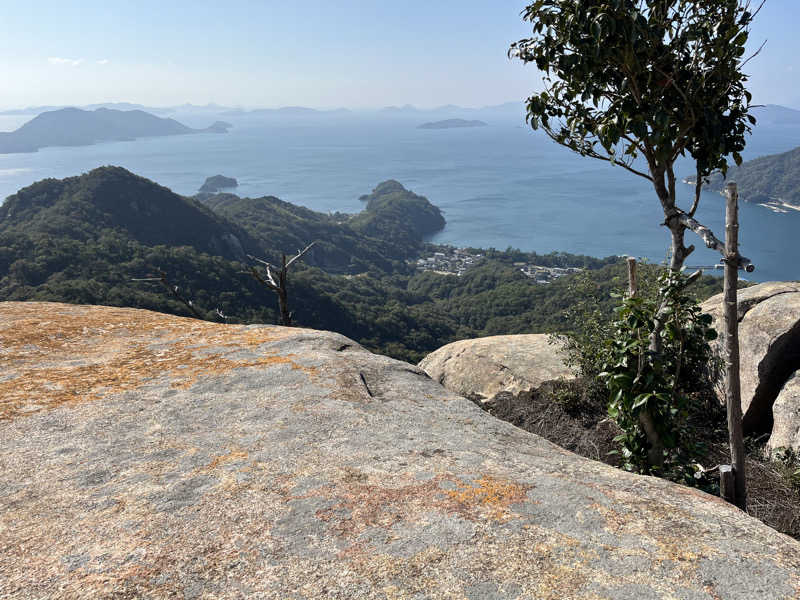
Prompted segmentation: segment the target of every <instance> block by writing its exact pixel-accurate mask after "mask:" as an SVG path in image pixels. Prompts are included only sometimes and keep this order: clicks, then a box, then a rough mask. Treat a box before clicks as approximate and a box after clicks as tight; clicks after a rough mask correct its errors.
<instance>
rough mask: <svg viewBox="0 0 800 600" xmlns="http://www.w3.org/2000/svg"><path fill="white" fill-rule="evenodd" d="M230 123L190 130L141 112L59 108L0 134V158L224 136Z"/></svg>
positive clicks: (176, 122) (172, 120)
mask: <svg viewBox="0 0 800 600" xmlns="http://www.w3.org/2000/svg"><path fill="white" fill-rule="evenodd" d="M230 127H232V125H231V124H230V123H225V122H223V121H217V122H216V123H214V124H213V125H211V126H210V127H208V128H207V129H192V128H191V127H187V126H186V125H184V124H183V123H179V122H178V121H176V120H175V119H165V118H161V117H157V116H155V115H151V114H150V113H147V112H144V111H142V110H114V109H108V108H98V109H97V110H92V111H89V110H81V109H79V108H62V109H60V110H53V111H48V112H44V113H42V114H40V115H38V116H37V117H34V118H33V119H31V120H30V121H28V122H27V123H25V124H24V125H22V127H20V128H19V129H17V130H16V131H11V132H0V154H11V153H15V152H36V151H37V150H39V149H40V148H47V147H51V146H89V145H91V144H96V143H98V142H110V141H123V140H124V141H130V140H135V139H136V138H140V137H156V136H167V135H185V134H189V133H226V132H227V131H228V129H229V128H230Z"/></svg>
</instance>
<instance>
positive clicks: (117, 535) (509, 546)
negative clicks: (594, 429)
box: [0, 302, 800, 600]
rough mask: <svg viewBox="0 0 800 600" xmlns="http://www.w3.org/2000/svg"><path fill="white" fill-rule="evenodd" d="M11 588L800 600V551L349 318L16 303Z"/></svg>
mask: <svg viewBox="0 0 800 600" xmlns="http://www.w3.org/2000/svg"><path fill="white" fill-rule="evenodd" d="M0 360H2V365H3V374H4V375H11V377H9V378H4V379H2V380H0V440H2V442H1V443H2V452H0V597H2V598H11V599H19V598H36V599H43V598H58V599H72V598H101V597H102V598H166V597H170V598H182V597H183V598H203V597H209V598H210V597H214V598H269V599H278V598H280V599H284V598H291V599H295V600H300V599H312V598H313V599H316V598H340V599H346V598H359V599H361V598H364V599H373V598H386V599H388V598H419V599H423V598H426V599H439V598H475V599H477V598H507V599H520V600H521V599H532V598H540V599H546V598H550V599H561V598H571V599H583V598H586V599H588V598H637V599H638V598H664V599H666V598H676V599H688V598H691V599H706V600H712V599H714V598H724V599H725V600H736V599H742V600H745V599H746V600H753V599H761V598H797V597H798V596H800V543H798V542H797V541H795V540H792V539H790V538H788V537H786V536H784V535H781V534H778V533H776V532H775V531H774V530H772V529H770V528H769V527H767V526H766V525H764V524H762V523H760V522H759V521H756V520H755V519H753V518H751V517H749V516H747V515H746V514H744V513H742V512H740V511H738V510H737V509H736V508H735V507H732V506H730V505H728V504H726V503H724V502H722V501H721V500H719V499H717V498H714V497H712V496H709V495H706V494H703V493H700V492H697V491H694V490H691V489H688V488H684V487H680V486H677V485H675V484H672V483H668V482H666V481H662V480H658V479H654V478H649V477H639V476H636V475H632V474H629V473H626V472H624V471H620V470H617V469H613V468H611V467H608V466H606V465H603V464H600V463H597V462H593V461H590V460H586V459H583V458H580V457H578V456H576V455H574V454H571V453H569V452H567V451H565V450H562V449H560V448H558V447H556V446H554V445H553V444H550V443H548V442H546V441H544V440H542V439H541V438H539V437H537V436H535V435H532V434H529V433H526V432H524V431H522V430H520V429H517V428H515V427H514V426H512V425H510V424H509V423H504V422H501V421H498V420H496V419H494V418H493V417H492V416H491V415H489V414H487V413H485V412H483V411H481V410H480V409H479V408H478V407H476V406H475V405H473V404H472V403H471V402H469V401H467V400H465V399H463V398H461V397H459V396H456V395H455V394H452V393H450V392H448V391H446V390H445V389H444V388H442V387H441V386H439V385H438V384H436V383H435V382H434V381H432V380H430V379H429V378H428V377H427V376H426V375H424V374H423V373H422V371H421V370H419V369H417V368H416V367H413V366H411V365H408V364H406V363H402V362H398V361H395V360H391V359H388V358H385V357H380V356H375V355H373V354H370V353H369V352H367V351H365V350H364V349H362V348H361V347H359V346H358V345H357V344H355V343H354V342H352V341H350V340H347V339H346V338H343V337H342V336H340V335H337V334H333V333H325V332H319V331H310V330H304V329H285V328H279V327H272V326H239V325H218V324H212V323H206V322H201V321H196V320H191V319H184V318H178V317H173V316H167V315H161V314H157V313H152V312H147V311H141V310H132V309H116V308H104V307H83V306H69V305H63V304H46V303H14V302H10V303H2V304H0Z"/></svg>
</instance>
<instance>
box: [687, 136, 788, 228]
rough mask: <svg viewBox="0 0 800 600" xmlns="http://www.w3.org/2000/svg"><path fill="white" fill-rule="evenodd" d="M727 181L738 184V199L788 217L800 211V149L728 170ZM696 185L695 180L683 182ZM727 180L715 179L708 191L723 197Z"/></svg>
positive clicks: (719, 177)
mask: <svg viewBox="0 0 800 600" xmlns="http://www.w3.org/2000/svg"><path fill="white" fill-rule="evenodd" d="M727 181H735V182H736V183H737V185H738V189H739V198H740V199H742V200H744V201H745V202H755V203H757V204H760V205H762V206H764V207H766V208H769V209H770V210H772V211H774V212H779V213H785V212H788V210H789V209H793V210H800V147H799V148H795V149H794V150H790V151H789V152H783V153H781V154H772V155H769V156H762V157H760V158H756V159H754V160H749V161H747V162H743V163H742V164H741V165H740V166H738V167H736V166H733V165H731V166H730V168H729V169H728V176H727ZM684 182H685V183H688V184H690V185H695V183H696V178H695V177H694V176H691V177H687V178H686V179H684ZM725 183H726V180H724V179H723V178H722V175H719V174H717V175H713V176H712V177H710V179H709V182H708V183H707V184H706V186H705V187H706V189H708V190H710V191H716V192H720V193H724V188H725Z"/></svg>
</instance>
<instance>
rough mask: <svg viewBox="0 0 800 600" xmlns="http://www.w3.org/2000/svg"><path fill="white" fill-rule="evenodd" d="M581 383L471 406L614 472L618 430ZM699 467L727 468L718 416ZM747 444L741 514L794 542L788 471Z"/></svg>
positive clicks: (709, 418) (799, 507)
mask: <svg viewBox="0 0 800 600" xmlns="http://www.w3.org/2000/svg"><path fill="white" fill-rule="evenodd" d="M591 397H592V394H591V390H590V389H589V388H588V386H587V385H586V384H585V383H584V382H580V381H576V382H548V383H545V384H544V385H543V386H541V387H540V388H539V389H538V390H534V391H532V392H521V393H519V394H510V393H508V392H501V393H499V394H497V395H496V396H495V397H494V398H491V399H490V400H488V401H486V402H481V401H480V399H477V398H473V401H474V402H475V403H476V404H477V405H478V406H480V407H481V408H483V409H484V410H486V411H488V412H489V413H491V414H492V415H494V416H495V417H497V418H498V419H502V420H504V421H508V422H509V423H512V424H514V425H516V426H517V427H519V428H521V429H524V430H525V431H529V432H531V433H535V434H537V435H539V436H541V437H543V438H545V439H547V440H549V441H551V442H553V443H554V444H557V445H559V446H561V447H562V448H565V449H567V450H570V451H572V452H574V453H576V454H579V455H580V456H584V457H586V458H591V459H593V460H598V461H601V462H604V463H606V464H609V465H612V466H615V467H618V466H619V459H618V456H617V455H616V454H609V452H611V451H612V450H616V449H617V446H616V444H615V443H614V441H613V438H614V436H615V435H617V433H618V432H619V430H618V429H617V427H616V425H615V424H614V423H612V422H610V421H608V419H607V418H606V416H607V415H606V412H605V406H603V404H602V403H598V402H597V401H593V400H591ZM703 415H704V416H703V418H704V423H703V424H704V429H703V430H702V432H701V433H702V435H701V436H700V437H702V438H703V439H702V440H698V441H700V442H702V444H703V446H704V447H706V448H707V450H706V452H705V453H704V455H703V460H702V461H701V463H702V464H703V465H705V466H706V467H713V466H715V465H719V464H721V463H729V462H730V453H729V450H728V441H727V431H726V429H725V421H724V412H723V411H722V410H707V411H703ZM765 441H766V440H763V439H762V440H760V443H759V441H753V440H748V442H749V443H748V447H747V490H748V492H747V493H748V503H747V504H748V506H747V512H748V514H750V515H751V516H753V517H755V518H756V519H759V520H760V521H762V522H763V523H765V524H766V525H769V526H770V527H772V528H773V529H775V530H777V531H780V532H781V533H785V534H787V535H789V536H791V537H793V538H795V539H798V540H800V489H798V488H797V487H796V486H793V485H792V482H791V481H790V479H789V477H788V469H787V468H785V467H784V466H783V465H781V464H780V463H776V462H773V461H770V460H768V459H766V458H765V457H764V456H765V455H764V452H763V443H764V442H765Z"/></svg>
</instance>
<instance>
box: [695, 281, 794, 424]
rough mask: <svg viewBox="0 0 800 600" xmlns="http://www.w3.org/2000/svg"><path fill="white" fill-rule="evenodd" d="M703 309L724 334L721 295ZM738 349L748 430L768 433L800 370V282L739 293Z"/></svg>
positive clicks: (775, 284)
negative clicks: (785, 387) (776, 407)
mask: <svg viewBox="0 0 800 600" xmlns="http://www.w3.org/2000/svg"><path fill="white" fill-rule="evenodd" d="M703 309H704V310H705V311H706V312H708V313H709V314H711V315H712V317H714V326H715V328H716V329H717V331H719V332H720V334H721V336H720V338H722V334H723V329H724V324H723V322H722V295H721V294H720V295H717V296H714V297H713V298H710V299H709V300H707V301H706V302H705V303H703ZM722 343H723V341H722V339H720V343H719V344H718V347H720V348H721V347H722ZM739 353H740V357H741V386H742V412H743V415H744V416H743V425H744V428H745V431H749V432H758V431H764V432H768V431H770V430H771V428H772V426H773V416H772V405H773V403H774V402H775V399H776V398H777V397H778V394H779V393H780V391H781V388H782V387H783V385H784V384H785V383H786V381H787V380H788V379H789V377H791V376H792V374H793V373H794V372H795V371H796V370H798V369H800V284H798V283H793V282H770V283H762V284H759V285H756V286H753V287H751V288H747V289H744V290H741V291H740V292H739Z"/></svg>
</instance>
